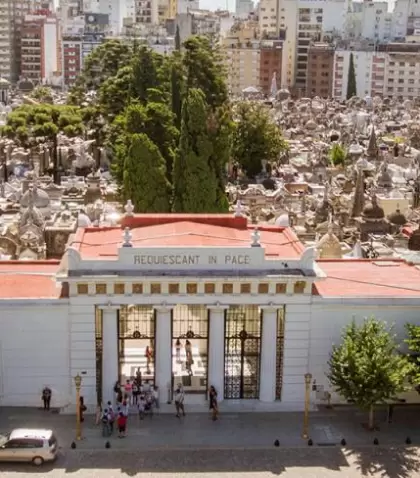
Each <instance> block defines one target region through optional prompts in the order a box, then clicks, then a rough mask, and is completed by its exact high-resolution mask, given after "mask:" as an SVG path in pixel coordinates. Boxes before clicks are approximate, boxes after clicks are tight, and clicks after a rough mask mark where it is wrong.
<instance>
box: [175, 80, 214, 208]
mask: <svg viewBox="0 0 420 478" xmlns="http://www.w3.org/2000/svg"><path fill="white" fill-rule="evenodd" d="M207 117H208V105H207V104H206V102H205V95H204V93H203V92H202V91H201V90H199V89H194V88H192V89H191V90H189V92H188V96H187V98H186V99H185V100H184V104H183V107H182V123H181V136H180V142H179V148H178V151H177V155H176V158H175V163H174V171H173V186H174V199H173V210H174V211H175V212H190V213H191V212H196V213H199V212H208V213H210V212H217V210H218V201H217V199H218V197H217V177H216V173H215V171H214V170H213V168H212V166H211V164H210V158H211V155H212V153H213V144H212V141H211V135H210V134H209V131H208V124H207Z"/></svg>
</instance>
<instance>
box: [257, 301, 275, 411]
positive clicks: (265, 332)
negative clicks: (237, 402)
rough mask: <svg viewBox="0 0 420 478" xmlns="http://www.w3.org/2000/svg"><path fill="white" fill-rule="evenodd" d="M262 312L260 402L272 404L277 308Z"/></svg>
mask: <svg viewBox="0 0 420 478" xmlns="http://www.w3.org/2000/svg"><path fill="white" fill-rule="evenodd" d="M263 311H264V312H263V323H262V338H261V375H260V400H261V401H262V402H274V400H275V399H276V363H277V350H276V349H277V347H276V344H277V308H275V307H267V308H265V307H263Z"/></svg>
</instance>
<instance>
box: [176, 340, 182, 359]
mask: <svg viewBox="0 0 420 478" xmlns="http://www.w3.org/2000/svg"><path fill="white" fill-rule="evenodd" d="M181 347H182V344H181V341H180V340H179V339H176V342H175V357H176V363H181Z"/></svg>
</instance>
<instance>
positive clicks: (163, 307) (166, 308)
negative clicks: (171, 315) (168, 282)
mask: <svg viewBox="0 0 420 478" xmlns="http://www.w3.org/2000/svg"><path fill="white" fill-rule="evenodd" d="M174 307H175V305H174V304H167V303H166V302H162V303H160V304H156V305H154V306H153V310H156V311H157V312H171V311H172V309H173V308H174Z"/></svg>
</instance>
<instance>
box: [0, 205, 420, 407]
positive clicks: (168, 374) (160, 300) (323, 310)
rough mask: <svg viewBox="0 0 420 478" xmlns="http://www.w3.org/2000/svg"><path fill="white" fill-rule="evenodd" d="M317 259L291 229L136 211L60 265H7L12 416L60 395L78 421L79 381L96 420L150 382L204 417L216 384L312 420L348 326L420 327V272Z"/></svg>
mask: <svg viewBox="0 0 420 478" xmlns="http://www.w3.org/2000/svg"><path fill="white" fill-rule="evenodd" d="M316 257H317V253H316V251H315V249H314V248H306V249H305V248H304V247H303V245H302V244H301V242H300V241H299V240H298V238H297V237H296V235H295V234H294V232H293V231H292V230H291V229H290V228H288V227H277V226H259V227H258V228H255V227H254V226H250V225H249V224H248V223H247V220H246V218H243V217H234V216H231V215H189V214H186V215H179V214H171V215H133V214H131V213H128V214H127V215H126V216H125V217H124V218H123V220H122V224H121V226H120V227H107V228H103V227H85V228H82V227H79V229H78V230H77V232H76V233H75V234H74V235H72V236H70V239H69V242H68V245H67V252H66V253H65V255H64V256H63V258H62V260H61V261H35V262H30V261H26V262H23V261H20V262H18V261H4V262H0V284H1V286H0V405H4V406H8V405H21V406H37V405H39V400H40V398H39V397H40V390H41V389H42V388H43V387H44V386H45V385H48V386H49V387H50V388H51V389H52V390H53V405H54V406H56V407H59V408H60V409H61V410H62V411H71V410H74V405H75V391H74V386H73V377H74V376H75V375H77V374H81V376H82V378H83V382H82V395H83V397H84V400H85V403H86V404H87V405H88V407H89V408H90V409H92V410H93V409H94V408H95V407H96V404H97V403H101V402H103V401H107V400H109V399H111V398H112V396H113V387H114V384H115V381H116V380H117V379H120V380H126V379H128V378H130V377H134V376H135V375H136V374H137V373H138V372H140V373H141V376H142V379H143V380H147V381H149V383H151V384H153V385H156V386H158V387H159V394H160V400H161V401H163V402H166V401H167V399H168V398H169V399H170V394H171V391H172V390H173V388H174V386H176V385H177V384H178V383H182V384H183V385H184V389H185V392H186V404H187V405H190V406H193V405H194V406H201V405H202V406H203V407H205V403H206V399H207V389H208V387H209V386H210V385H214V386H215V387H216V389H217V391H218V395H219V399H220V400H224V403H223V404H222V406H225V407H232V408H235V407H237V408H238V409H239V408H242V409H243V408H244V407H245V408H247V407H248V409H253V410H258V409H265V410H279V411H280V410H301V409H303V404H304V391H305V387H304V383H305V382H304V375H305V374H306V373H308V372H310V373H311V374H312V377H313V387H311V388H312V389H313V391H312V396H311V401H312V403H313V404H314V405H316V403H321V402H322V401H323V400H324V399H325V397H326V395H327V393H329V392H331V393H332V392H333V391H332V390H330V388H329V385H328V381H327V379H326V371H327V361H328V357H329V353H330V351H331V346H332V344H333V343H338V342H339V340H340V335H341V330H342V328H343V327H344V326H345V325H347V324H348V323H349V322H350V321H351V320H353V319H355V320H362V319H363V317H365V316H368V315H375V316H377V317H378V318H383V319H386V320H389V321H390V322H395V323H396V332H397V334H399V336H400V337H401V339H403V336H404V326H405V324H406V323H407V322H412V323H416V322H418V316H419V311H420V286H419V283H420V271H419V270H418V268H417V267H415V266H411V265H409V264H407V263H406V262H404V261H402V260H386V261H384V260H373V261H372V260H359V259H333V260H331V259H325V260H323V259H320V260H316ZM187 344H188V346H189V347H190V350H191V356H190V357H189V358H188V354H187V353H186V345H187ZM147 347H149V349H150V350H151V351H152V352H153V353H152V356H151V357H149V358H148V357H146V355H147V354H146V348H147ZM416 397H417V395H416V394H407V399H408V400H413V399H414V400H415V399H416ZM333 399H334V400H339V398H338V397H335V395H333Z"/></svg>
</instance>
